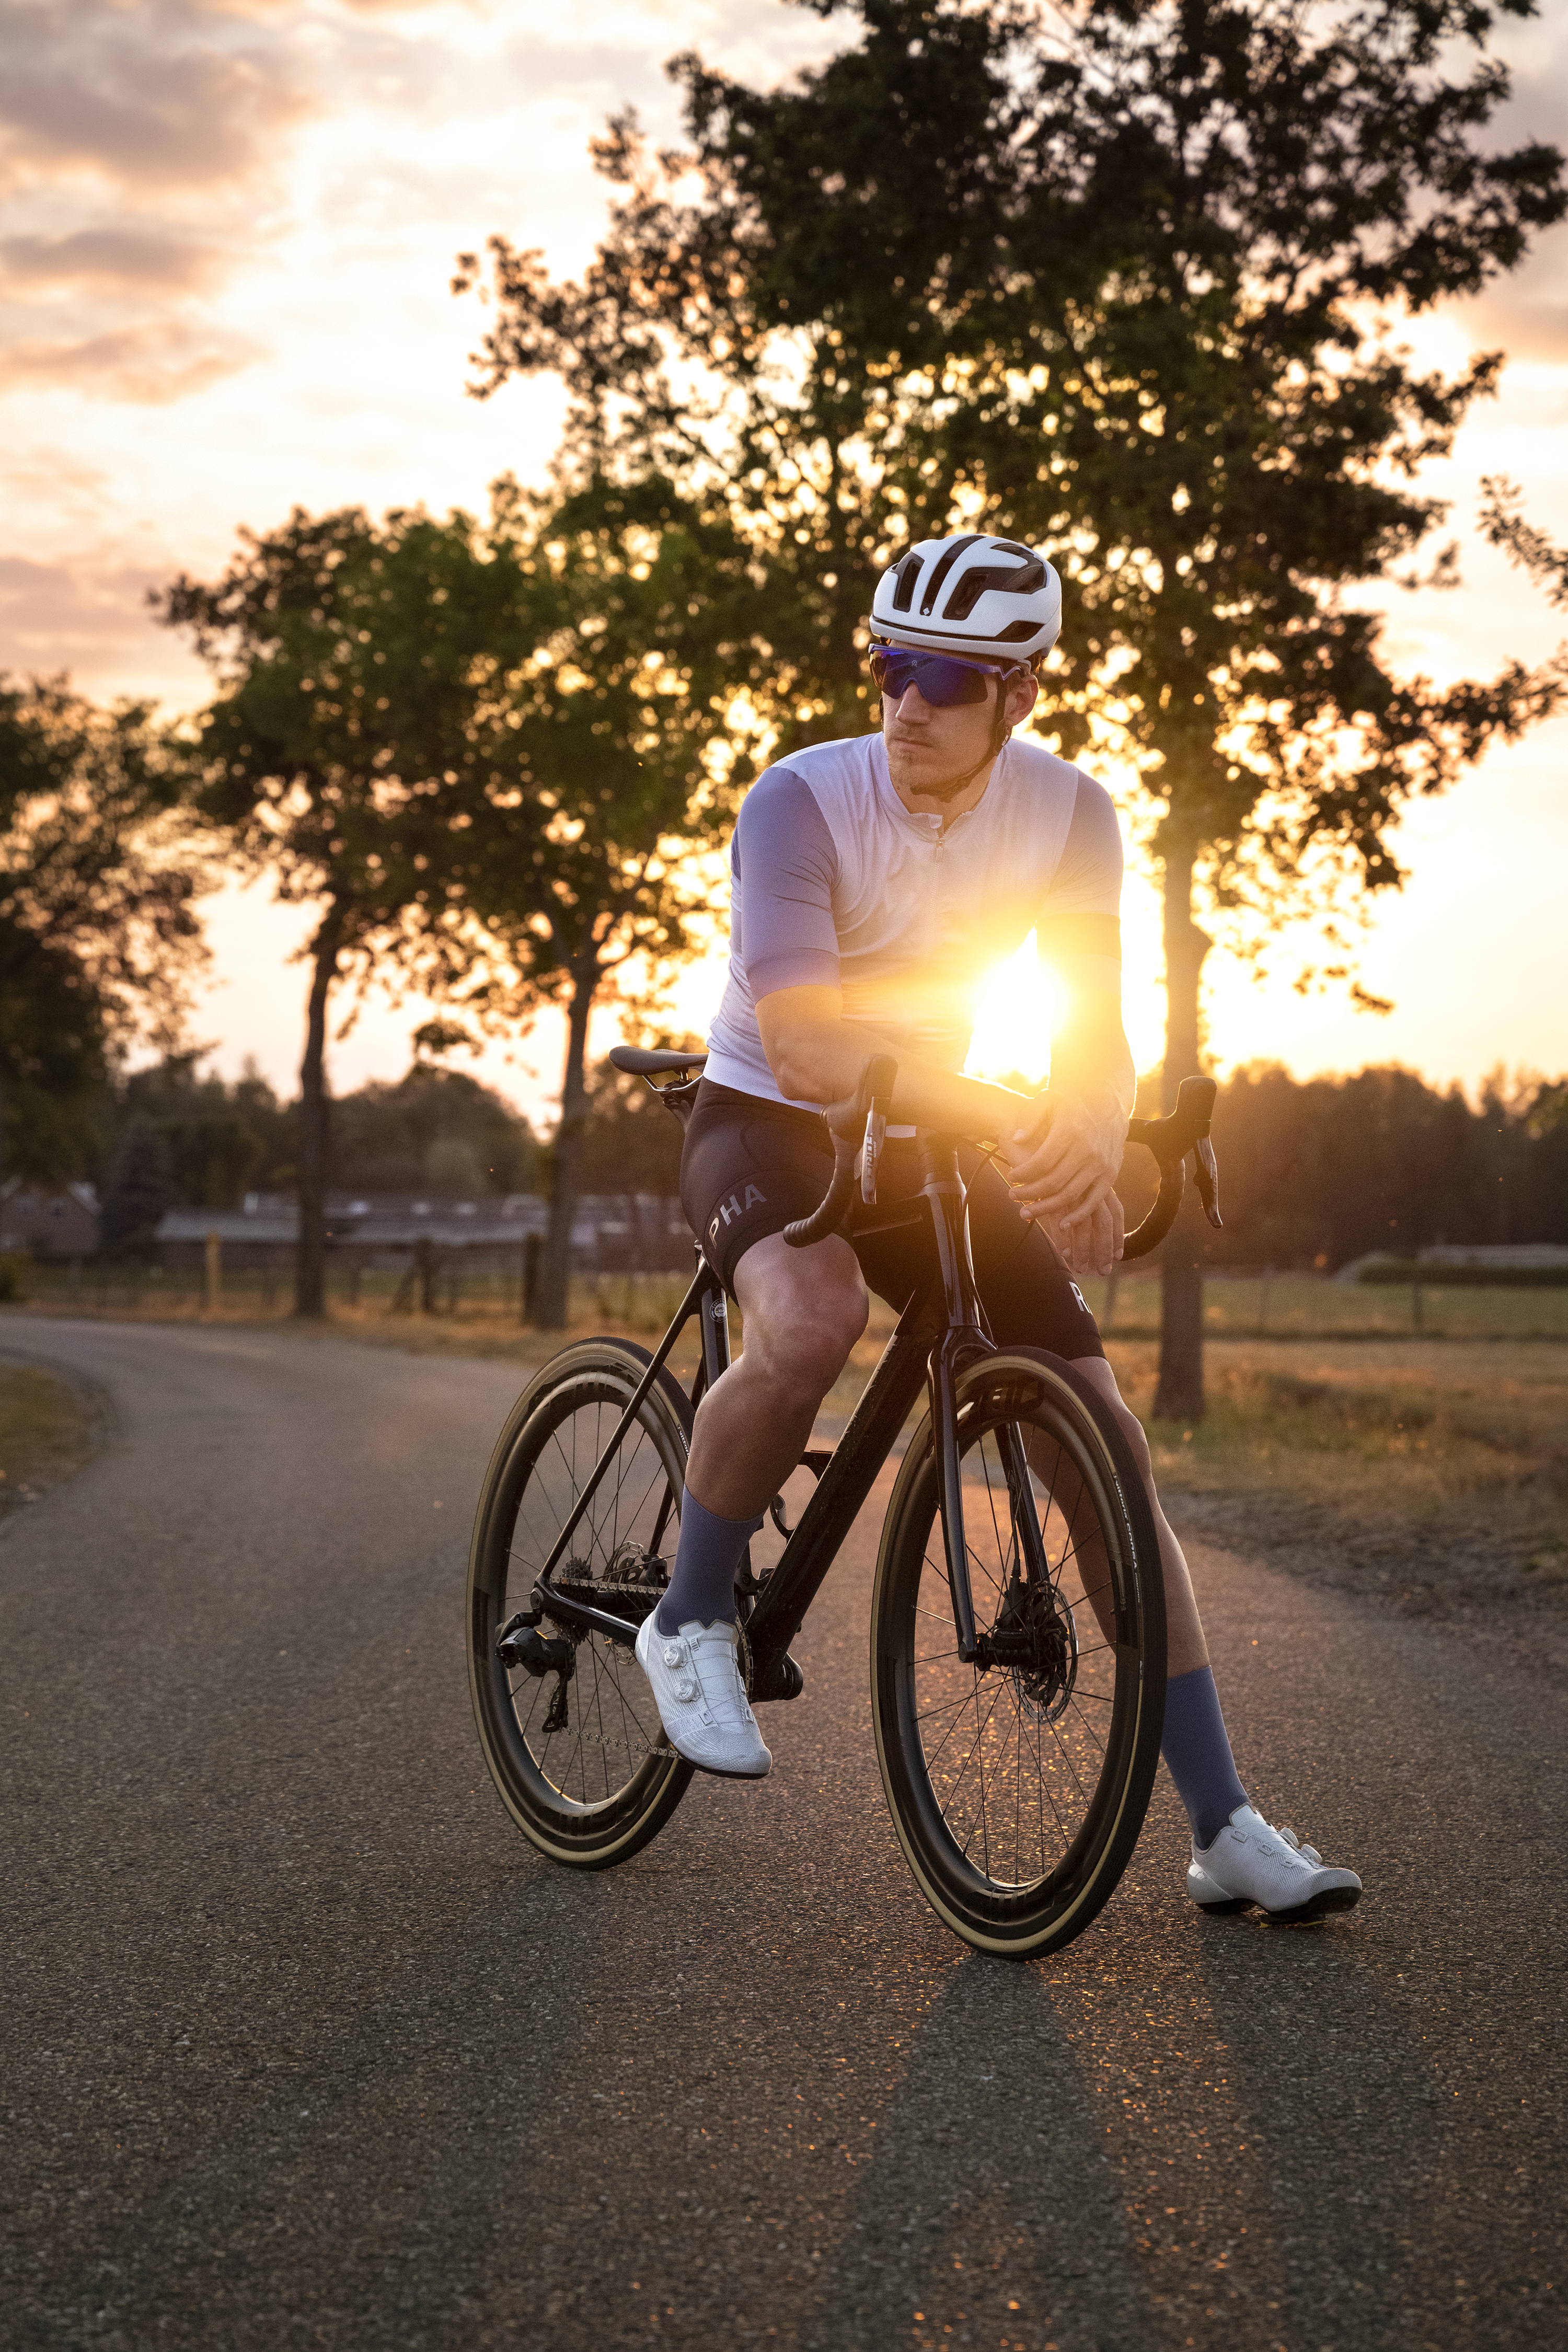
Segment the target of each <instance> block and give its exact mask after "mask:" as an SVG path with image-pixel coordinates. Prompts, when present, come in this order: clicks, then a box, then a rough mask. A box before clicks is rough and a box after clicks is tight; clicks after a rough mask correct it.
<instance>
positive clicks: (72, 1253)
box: [0, 1176, 99, 1258]
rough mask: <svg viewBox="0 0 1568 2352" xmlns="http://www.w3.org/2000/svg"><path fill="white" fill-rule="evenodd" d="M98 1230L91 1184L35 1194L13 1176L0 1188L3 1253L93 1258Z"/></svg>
mask: <svg viewBox="0 0 1568 2352" xmlns="http://www.w3.org/2000/svg"><path fill="white" fill-rule="evenodd" d="M98 1230H99V1211H98V1194H97V1193H96V1192H94V1190H93V1188H92V1186H91V1185H90V1184H68V1185H67V1186H66V1187H65V1190H64V1191H63V1192H28V1191H26V1190H25V1189H24V1187H23V1184H22V1180H21V1178H20V1177H19V1176H13V1177H12V1179H11V1181H10V1182H9V1183H8V1184H5V1185H0V1250H26V1252H27V1254H28V1255H29V1256H30V1257H38V1258H73V1257H93V1256H96V1255H97V1252H98Z"/></svg>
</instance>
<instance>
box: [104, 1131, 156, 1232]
mask: <svg viewBox="0 0 1568 2352" xmlns="http://www.w3.org/2000/svg"><path fill="white" fill-rule="evenodd" d="M173 1203H174V1174H173V1171H172V1169H171V1167H170V1162H169V1147H168V1144H167V1143H166V1141H165V1140H164V1139H163V1136H162V1135H161V1134H160V1133H159V1131H158V1129H157V1128H156V1127H154V1126H153V1121H152V1120H151V1119H150V1118H133V1119H132V1121H131V1123H130V1125H129V1126H128V1127H127V1128H126V1129H125V1131H124V1133H123V1134H122V1135H121V1138H120V1141H119V1143H118V1145H117V1147H116V1149H115V1153H114V1158H113V1160H111V1161H110V1169H109V1176H108V1180H107V1181H106V1183H105V1185H104V1191H103V1202H102V1211H101V1217H100V1225H99V1247H100V1250H101V1251H102V1253H103V1255H104V1256H105V1257H110V1258H129V1257H150V1256H151V1255H152V1253H153V1236H154V1235H155V1234H156V1233H157V1230H158V1224H159V1221H160V1219H161V1218H162V1217H163V1213H164V1211H165V1210H166V1209H168V1208H170V1207H171V1206H172V1205H173Z"/></svg>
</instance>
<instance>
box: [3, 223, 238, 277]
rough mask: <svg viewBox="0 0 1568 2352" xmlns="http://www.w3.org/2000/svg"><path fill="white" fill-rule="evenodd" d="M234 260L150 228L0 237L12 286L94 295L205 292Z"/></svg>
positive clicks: (221, 251)
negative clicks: (140, 291)
mask: <svg viewBox="0 0 1568 2352" xmlns="http://www.w3.org/2000/svg"><path fill="white" fill-rule="evenodd" d="M231 262H232V256H231V255H229V254H228V253H226V251H225V250H224V248H223V247H220V246H215V245H198V244H195V243H194V242H193V241H192V240H191V239H190V238H188V237H182V236H171V235H170V234H169V233H168V232H167V231H166V230H164V229H163V228H160V227H158V226H155V225H152V224H149V225H147V226H125V227H120V228H83V229H77V230H76V231H74V232H73V233H72V234H71V235H70V236H7V237H0V270H3V271H4V274H5V277H6V278H9V279H10V280H11V281H12V283H13V284H14V285H16V286H18V287H21V286H27V287H37V288H39V289H45V290H47V289H49V288H51V287H63V286H74V287H79V288H82V289H87V290H89V291H91V292H94V293H118V292H122V291H125V290H128V289H142V288H147V287H151V288H154V289H162V290H164V291H166V292H169V293H175V294H195V293H203V292H205V291H206V290H207V289H209V288H210V287H212V286H213V285H215V284H216V282H217V280H218V279H219V278H221V277H222V276H224V275H225V273H226V270H227V269H228V268H229V267H230V266H231Z"/></svg>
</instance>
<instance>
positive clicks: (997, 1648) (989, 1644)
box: [981, 1576, 1078, 1723]
mask: <svg viewBox="0 0 1568 2352" xmlns="http://www.w3.org/2000/svg"><path fill="white" fill-rule="evenodd" d="M981 1648H982V1653H983V1655H984V1664H986V1665H988V1666H991V1665H997V1666H1001V1667H1002V1668H1004V1669H1005V1672H1006V1674H1007V1676H1008V1678H1009V1680H1010V1681H1011V1683H1012V1685H1013V1689H1014V1692H1015V1694H1016V1698H1017V1701H1018V1706H1019V1711H1020V1712H1021V1713H1022V1714H1023V1715H1025V1716H1026V1717H1028V1718H1029V1720H1030V1721H1031V1722H1033V1723H1054V1722H1055V1721H1056V1720H1057V1718H1058V1716H1059V1715H1061V1714H1062V1712H1063V1710H1064V1709H1065V1708H1066V1706H1067V1703H1068V1699H1069V1698H1071V1696H1072V1691H1073V1684H1074V1683H1075V1681H1076V1680H1077V1678H1078V1627H1077V1625H1076V1623H1075V1622H1074V1620H1073V1613H1072V1611H1071V1609H1070V1608H1069V1607H1068V1604H1067V1602H1066V1601H1064V1600H1062V1598H1061V1597H1060V1595H1059V1594H1058V1593H1054V1592H1052V1591H1051V1590H1050V1588H1049V1587H1048V1586H1047V1585H1040V1584H1026V1583H1025V1582H1024V1581H1023V1580H1022V1579H1021V1578H1019V1577H1017V1576H1015V1577H1014V1579H1013V1580H1012V1582H1011V1583H1010V1584H1009V1586H1008V1587H1007V1592H1006V1597H1005V1600H1004V1601H1003V1603H1002V1607H1001V1609H1000V1611H999V1612H998V1613H997V1618H996V1622H995V1624H994V1626H993V1628H992V1630H991V1632H990V1633H989V1634H987V1635H985V1636H984V1638H983V1641H982V1643H981Z"/></svg>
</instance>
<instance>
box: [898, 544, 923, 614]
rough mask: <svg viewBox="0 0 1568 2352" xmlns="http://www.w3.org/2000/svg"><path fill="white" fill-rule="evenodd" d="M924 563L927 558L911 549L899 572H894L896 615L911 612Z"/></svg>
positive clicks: (918, 550) (917, 549)
mask: <svg viewBox="0 0 1568 2352" xmlns="http://www.w3.org/2000/svg"><path fill="white" fill-rule="evenodd" d="M923 562H925V558H924V556H923V555H922V554H921V551H920V549H919V548H918V547H911V548H910V551H909V553H908V554H907V555H906V556H905V558H904V560H903V562H901V563H900V566H899V568H898V570H897V572H894V574H893V610H894V612H895V613H907V612H908V611H909V609H910V604H911V603H912V602H913V599H914V593H915V582H916V581H917V580H918V579H919V578H920V576H921V564H922V563H923Z"/></svg>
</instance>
